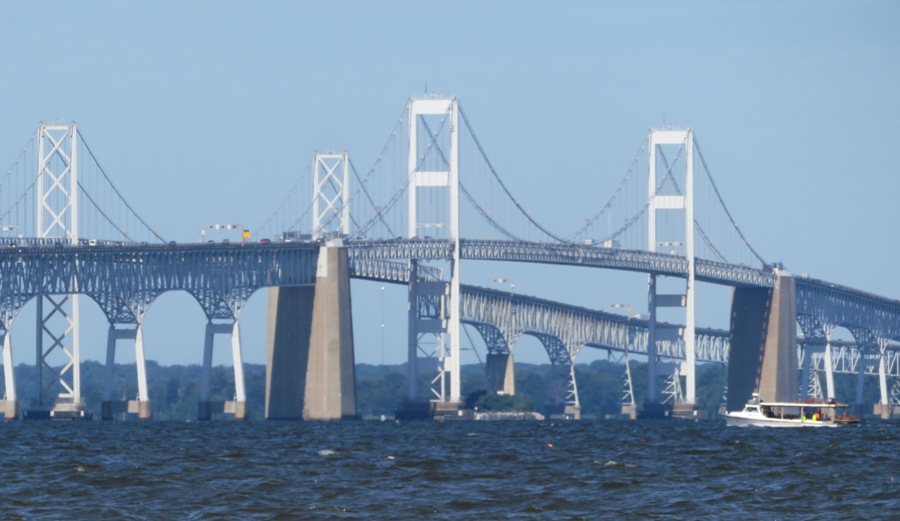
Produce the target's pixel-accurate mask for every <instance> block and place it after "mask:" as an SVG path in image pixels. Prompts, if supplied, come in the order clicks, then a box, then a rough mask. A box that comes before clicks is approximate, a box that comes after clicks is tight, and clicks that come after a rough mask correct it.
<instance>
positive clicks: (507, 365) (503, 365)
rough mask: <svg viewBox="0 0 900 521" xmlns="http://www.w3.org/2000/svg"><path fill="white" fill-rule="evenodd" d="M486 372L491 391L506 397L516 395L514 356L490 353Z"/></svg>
mask: <svg viewBox="0 0 900 521" xmlns="http://www.w3.org/2000/svg"><path fill="white" fill-rule="evenodd" d="M485 372H486V373H487V380H488V385H489V386H490V389H491V390H492V391H495V392H499V393H502V394H506V395H510V396H512V395H515V394H516V379H515V365H514V362H513V354H512V352H509V353H496V354H495V353H488V355H487V361H486V363H485Z"/></svg>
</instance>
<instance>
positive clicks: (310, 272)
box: [0, 243, 319, 328]
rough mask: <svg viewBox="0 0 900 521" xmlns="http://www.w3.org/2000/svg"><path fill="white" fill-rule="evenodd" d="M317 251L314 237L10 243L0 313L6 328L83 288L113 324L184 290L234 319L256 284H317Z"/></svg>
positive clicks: (1, 275) (211, 311)
mask: <svg viewBox="0 0 900 521" xmlns="http://www.w3.org/2000/svg"><path fill="white" fill-rule="evenodd" d="M318 249H319V245H318V244H317V243H288V244H278V245H240V244H204V245H131V244H128V245H95V246H82V245H79V246H68V245H63V244H58V245H54V244H50V245H47V244H45V245H41V246H28V247H23V246H21V245H17V246H16V247H7V248H5V249H4V250H2V252H0V317H2V323H3V326H4V328H6V327H8V326H9V324H10V323H11V321H12V319H13V317H15V315H16V313H17V312H18V311H19V309H21V307H22V306H23V305H24V304H25V303H26V302H28V301H29V300H31V299H32V298H35V297H37V296H40V295H48V294H50V295H52V294H69V293H81V294H85V295H87V296H89V297H91V298H93V299H94V300H95V301H97V303H98V304H99V305H100V307H101V309H102V310H103V312H104V313H105V314H106V317H107V318H108V319H109V321H110V323H115V324H133V323H136V322H139V321H140V319H141V317H142V316H143V314H144V313H145V312H146V310H147V308H148V307H149V306H150V304H151V303H152V302H153V300H154V299H155V298H156V297H158V296H159V295H160V294H162V293H164V292H166V291H173V290H183V291H187V292H189V293H190V294H192V295H193V296H194V297H195V298H196V299H197V301H198V302H199V303H200V306H201V307H202V308H203V311H204V312H205V313H206V316H207V318H209V319H210V320H212V319H234V318H236V315H237V314H238V313H239V312H240V309H241V308H242V307H243V305H244V303H245V302H246V300H247V298H249V296H250V295H251V294H252V293H253V292H254V291H256V290H257V289H259V288H262V287H267V286H298V285H308V284H313V283H314V282H315V269H316V259H317V256H318ZM76 281H77V282H76Z"/></svg>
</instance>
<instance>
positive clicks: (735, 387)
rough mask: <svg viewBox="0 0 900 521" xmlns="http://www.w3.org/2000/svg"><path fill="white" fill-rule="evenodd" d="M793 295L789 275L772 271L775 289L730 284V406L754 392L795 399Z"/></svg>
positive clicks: (764, 396) (765, 398)
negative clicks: (774, 278)
mask: <svg viewBox="0 0 900 521" xmlns="http://www.w3.org/2000/svg"><path fill="white" fill-rule="evenodd" d="M796 302H797V299H796V290H795V284H794V279H793V277H792V276H791V275H790V274H788V273H786V272H777V273H776V282H775V288H774V290H768V289H762V288H735V290H734V294H733V295H732V303H731V335H730V341H731V352H730V353H729V364H728V401H727V408H728V410H729V411H734V410H739V409H741V408H742V407H743V406H744V404H745V403H747V401H748V400H749V399H750V396H751V394H752V393H753V392H758V393H759V396H760V399H762V400H763V401H770V402H774V401H794V400H796V399H797V394H798V393H797V391H798V387H797V370H798V367H797V304H796Z"/></svg>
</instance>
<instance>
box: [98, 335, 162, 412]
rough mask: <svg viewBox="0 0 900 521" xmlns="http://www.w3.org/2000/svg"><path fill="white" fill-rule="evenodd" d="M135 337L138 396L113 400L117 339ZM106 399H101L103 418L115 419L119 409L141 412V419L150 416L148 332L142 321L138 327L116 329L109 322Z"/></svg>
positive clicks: (104, 395) (104, 394)
mask: <svg viewBox="0 0 900 521" xmlns="http://www.w3.org/2000/svg"><path fill="white" fill-rule="evenodd" d="M118 340H134V362H135V363H134V365H135V369H136V372H137V384H138V396H137V400H128V399H127V398H126V399H124V400H113V396H112V391H113V376H114V373H115V365H116V342H117V341H118ZM102 398H103V401H102V402H101V403H100V418H101V419H103V420H112V419H113V416H114V415H115V414H116V413H131V414H137V415H138V418H139V419H141V420H148V419H150V396H149V391H148V390H147V364H146V360H145V358H144V333H143V327H142V326H141V324H140V323H139V324H137V326H136V327H135V328H134V329H116V327H115V324H110V325H109V330H108V332H107V335H106V374H105V377H104V381H103V394H102Z"/></svg>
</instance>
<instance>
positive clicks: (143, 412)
mask: <svg viewBox="0 0 900 521" xmlns="http://www.w3.org/2000/svg"><path fill="white" fill-rule="evenodd" d="M134 365H135V366H136V370H137V382H138V403H137V415H138V419H139V420H149V419H150V392H149V391H148V389H147V361H146V359H145V357H144V326H143V325H141V324H138V326H137V328H136V329H135V331H134Z"/></svg>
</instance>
